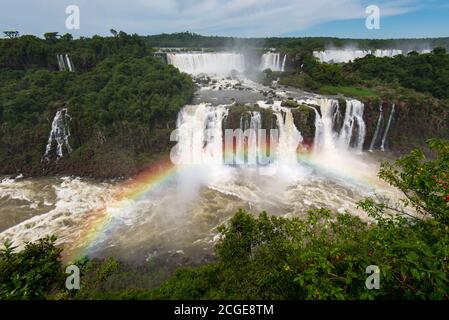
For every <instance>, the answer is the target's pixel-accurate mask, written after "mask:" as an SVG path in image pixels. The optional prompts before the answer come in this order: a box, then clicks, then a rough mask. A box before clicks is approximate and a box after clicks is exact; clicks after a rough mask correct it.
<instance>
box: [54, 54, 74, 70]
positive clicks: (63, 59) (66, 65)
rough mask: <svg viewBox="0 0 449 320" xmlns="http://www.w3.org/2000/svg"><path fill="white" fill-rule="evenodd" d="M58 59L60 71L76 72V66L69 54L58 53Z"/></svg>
mask: <svg viewBox="0 0 449 320" xmlns="http://www.w3.org/2000/svg"><path fill="white" fill-rule="evenodd" d="M56 59H57V62H58V67H59V71H69V72H75V67H74V65H73V63H72V60H71V59H70V56H69V55H68V54H58V55H56Z"/></svg>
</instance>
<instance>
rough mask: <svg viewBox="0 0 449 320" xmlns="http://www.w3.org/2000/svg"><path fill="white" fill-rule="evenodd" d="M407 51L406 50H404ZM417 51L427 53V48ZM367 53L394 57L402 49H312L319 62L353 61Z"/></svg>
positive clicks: (399, 53)
mask: <svg viewBox="0 0 449 320" xmlns="http://www.w3.org/2000/svg"><path fill="white" fill-rule="evenodd" d="M406 52H408V51H406ZM418 52H419V53H428V52H429V50H428V49H427V50H419V51H418ZM369 54H372V55H374V56H376V57H380V58H382V57H389V58H391V57H394V56H397V55H401V54H404V51H402V50H399V49H376V50H358V49H356V50H352V49H329V50H324V51H314V52H313V55H314V57H316V58H318V60H320V61H321V62H326V63H345V62H349V61H354V60H355V59H358V58H363V57H365V56H367V55H369Z"/></svg>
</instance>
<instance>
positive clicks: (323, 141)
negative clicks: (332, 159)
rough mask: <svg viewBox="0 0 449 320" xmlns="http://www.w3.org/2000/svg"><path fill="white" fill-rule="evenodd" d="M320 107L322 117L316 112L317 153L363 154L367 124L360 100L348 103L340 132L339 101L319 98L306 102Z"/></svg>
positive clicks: (352, 100)
mask: <svg viewBox="0 0 449 320" xmlns="http://www.w3.org/2000/svg"><path fill="white" fill-rule="evenodd" d="M305 102H307V103H309V104H313V105H316V106H318V107H319V109H320V111H321V115H320V113H319V112H318V110H317V109H316V108H314V110H315V116H316V118H315V140H314V146H315V151H316V152H326V153H333V152H347V151H351V150H352V151H355V152H356V153H361V152H362V150H363V144H364V142H365V135H366V124H365V121H364V120H363V112H364V105H363V103H361V102H360V101H358V100H354V99H349V100H347V101H346V111H345V115H344V119H343V125H342V127H341V129H340V130H339V131H338V128H336V126H337V124H338V123H337V122H338V121H339V120H340V118H341V113H340V105H339V103H338V100H335V99H328V98H318V99H315V100H307V101H305Z"/></svg>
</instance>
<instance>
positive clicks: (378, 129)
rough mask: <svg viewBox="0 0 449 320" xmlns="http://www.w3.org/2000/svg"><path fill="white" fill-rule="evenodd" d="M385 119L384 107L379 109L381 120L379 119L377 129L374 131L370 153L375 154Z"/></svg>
mask: <svg viewBox="0 0 449 320" xmlns="http://www.w3.org/2000/svg"><path fill="white" fill-rule="evenodd" d="M382 119H383V108H382V105H381V106H380V107H379V118H378V119H377V124H376V129H375V131H374V135H373V139H372V140H371V144H370V146H369V151H370V152H373V151H374V147H375V146H376V141H377V137H378V136H379V132H380V125H381V123H382Z"/></svg>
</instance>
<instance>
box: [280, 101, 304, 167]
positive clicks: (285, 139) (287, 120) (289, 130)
mask: <svg viewBox="0 0 449 320" xmlns="http://www.w3.org/2000/svg"><path fill="white" fill-rule="evenodd" d="M272 108H273V111H274V114H275V116H276V120H277V125H278V128H279V137H278V143H277V152H276V159H277V162H278V163H279V164H281V165H294V164H296V163H297V150H298V147H299V146H300V145H301V143H302V142H303V137H302V135H301V132H300V131H299V130H298V129H297V128H296V126H295V122H294V119H293V114H292V111H291V110H290V108H286V107H281V106H280V105H279V104H275V105H273V107H272Z"/></svg>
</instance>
